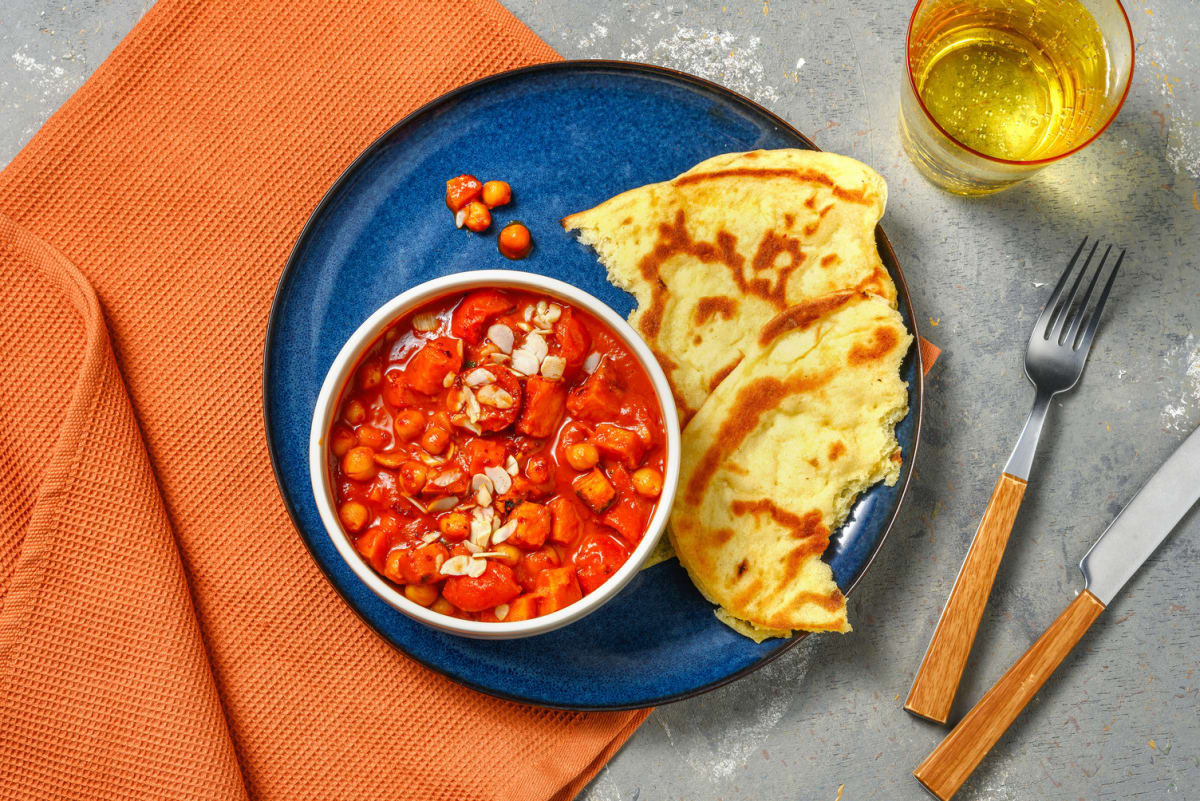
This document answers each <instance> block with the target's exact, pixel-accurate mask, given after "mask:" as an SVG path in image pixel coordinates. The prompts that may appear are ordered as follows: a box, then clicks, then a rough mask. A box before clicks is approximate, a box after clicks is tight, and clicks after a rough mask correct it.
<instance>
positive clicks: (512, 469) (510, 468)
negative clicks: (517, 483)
mask: <svg viewBox="0 0 1200 801" xmlns="http://www.w3.org/2000/svg"><path fill="white" fill-rule="evenodd" d="M504 471H505V472H506V473H508V474H509V475H510V476H515V475H516V474H517V473H519V472H520V471H521V466H520V465H518V464H517V457H515V456H513V455H512V454H511V453H510V454H509V455H508V459H506V460H505V462H504Z"/></svg>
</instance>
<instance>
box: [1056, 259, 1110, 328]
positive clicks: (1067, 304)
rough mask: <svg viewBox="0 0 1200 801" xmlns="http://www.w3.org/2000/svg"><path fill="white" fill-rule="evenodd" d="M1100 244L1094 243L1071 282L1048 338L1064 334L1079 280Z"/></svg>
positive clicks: (1081, 278)
mask: <svg viewBox="0 0 1200 801" xmlns="http://www.w3.org/2000/svg"><path fill="white" fill-rule="evenodd" d="M1099 246H1100V242H1099V241H1096V242H1094V243H1092V249H1091V250H1089V251H1088V255H1087V260H1086V261H1084V263H1083V269H1082V270H1080V271H1079V274H1078V275H1076V276H1075V280H1074V281H1073V282H1072V283H1071V291H1070V292H1069V293H1068V294H1067V296H1066V299H1065V300H1063V302H1062V306H1060V307H1059V310H1058V313H1057V314H1056V315H1055V317H1054V323H1053V325H1052V327H1051V328H1050V330H1048V331H1047V332H1046V338H1047V339H1049V338H1051V337H1054V338H1055V339H1058V338H1060V337H1061V335H1062V331H1063V328H1064V327H1065V326H1066V322H1067V317H1068V316H1069V313H1070V311H1071V302H1072V301H1074V300H1075V292H1076V291H1078V289H1079V282H1080V281H1082V280H1083V276H1084V275H1085V274H1086V273H1087V271H1088V266H1089V265H1090V264H1091V263H1092V256H1095V255H1096V248H1097V247H1099Z"/></svg>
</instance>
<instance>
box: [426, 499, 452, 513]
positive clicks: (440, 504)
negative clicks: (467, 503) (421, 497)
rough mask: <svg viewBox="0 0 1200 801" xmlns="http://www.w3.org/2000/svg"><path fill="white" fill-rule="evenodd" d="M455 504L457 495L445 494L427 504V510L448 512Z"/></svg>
mask: <svg viewBox="0 0 1200 801" xmlns="http://www.w3.org/2000/svg"><path fill="white" fill-rule="evenodd" d="M455 506H458V496H456V495H447V496H445V497H444V498H438V499H437V500H436V501H434V502H433V503H431V504H429V511H430V513H437V512H449V511H450V510H451V509H453V508H454V507H455Z"/></svg>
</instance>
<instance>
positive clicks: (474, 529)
mask: <svg viewBox="0 0 1200 801" xmlns="http://www.w3.org/2000/svg"><path fill="white" fill-rule="evenodd" d="M485 509H486V510H487V511H489V512H490V511H492V510H491V508H490V507H482V506H481V507H479V508H477V509H475V511H474V512H472V513H471V542H481V541H482V542H486V541H487V538H488V537H490V536H491V534H492V521H491V519H490V518H487V517H485V516H484V515H482V514H481V512H483V511H484V510H485Z"/></svg>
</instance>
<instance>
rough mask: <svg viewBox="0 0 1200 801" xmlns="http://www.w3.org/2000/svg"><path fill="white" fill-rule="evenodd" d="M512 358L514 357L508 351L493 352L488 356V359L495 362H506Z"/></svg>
mask: <svg viewBox="0 0 1200 801" xmlns="http://www.w3.org/2000/svg"><path fill="white" fill-rule="evenodd" d="M510 358H512V357H511V356H509V355H508V354H507V353H493V354H492V355H491V356H488V359H490V360H491V361H492V362H494V363H495V364H504V363H505V362H506V361H508V360H509V359H510Z"/></svg>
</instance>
